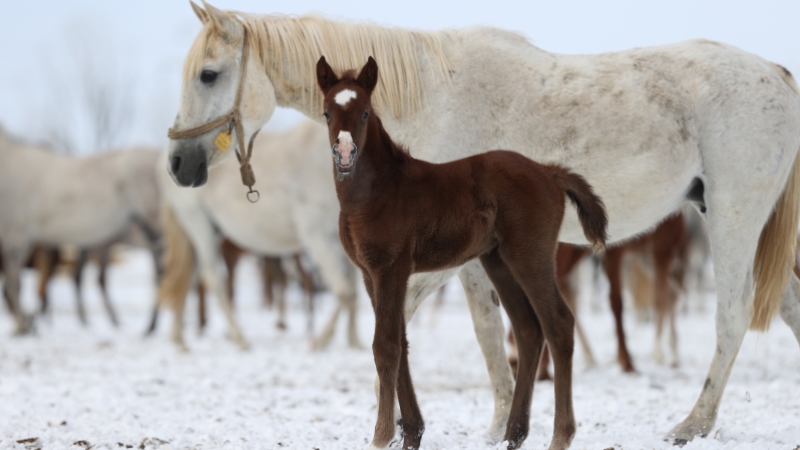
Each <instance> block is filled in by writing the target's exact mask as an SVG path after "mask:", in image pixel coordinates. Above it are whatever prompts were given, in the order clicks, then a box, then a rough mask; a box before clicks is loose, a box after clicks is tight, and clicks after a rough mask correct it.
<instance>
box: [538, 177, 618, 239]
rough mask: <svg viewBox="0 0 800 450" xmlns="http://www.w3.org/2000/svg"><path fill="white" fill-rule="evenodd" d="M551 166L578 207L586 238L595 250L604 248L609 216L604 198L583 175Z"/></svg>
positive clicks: (557, 179) (560, 183)
mask: <svg viewBox="0 0 800 450" xmlns="http://www.w3.org/2000/svg"><path fill="white" fill-rule="evenodd" d="M551 167H552V170H553V178H555V179H556V182H557V183H558V184H559V186H561V188H562V189H564V192H565V193H566V194H567V197H569V199H570V200H571V201H572V203H573V204H574V205H575V207H576V208H577V209H578V219H580V221H581V226H582V227H583V234H584V235H585V236H586V239H588V240H589V242H591V243H592V245H593V247H595V250H599V249H602V248H604V247H605V246H606V240H607V239H608V234H607V232H606V228H607V227H608V217H607V216H606V208H605V206H604V205H603V200H601V199H600V197H598V196H597V195H596V194H595V193H594V190H592V186H590V185H589V183H587V182H586V179H584V178H583V177H582V176H580V175H578V174H576V173H572V172H571V171H569V170H568V169H566V168H564V167H561V166H551Z"/></svg>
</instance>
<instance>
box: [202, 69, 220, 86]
mask: <svg viewBox="0 0 800 450" xmlns="http://www.w3.org/2000/svg"><path fill="white" fill-rule="evenodd" d="M217 75H219V72H214V71H213V70H204V71H202V72H201V73H200V81H202V82H203V83H205V84H210V83H213V82H214V81H215V80H216V79H217Z"/></svg>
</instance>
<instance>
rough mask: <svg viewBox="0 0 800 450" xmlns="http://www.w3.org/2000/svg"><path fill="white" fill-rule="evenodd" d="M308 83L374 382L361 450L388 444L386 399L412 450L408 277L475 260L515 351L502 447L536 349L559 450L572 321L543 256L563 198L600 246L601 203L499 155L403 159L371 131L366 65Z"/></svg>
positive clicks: (415, 423)
mask: <svg viewBox="0 0 800 450" xmlns="http://www.w3.org/2000/svg"><path fill="white" fill-rule="evenodd" d="M317 82H318V83H319V87H320V88H321V89H322V92H323V94H324V96H325V101H324V110H325V113H324V115H325V118H326V119H327V121H328V131H329V133H330V140H331V144H332V145H333V159H334V169H333V171H334V177H335V178H336V183H335V184H336V194H337V196H338V198H339V203H340V205H341V213H340V215H339V237H340V238H341V240H342V244H343V245H344V248H345V250H346V251H347V254H348V255H349V256H350V258H352V260H353V261H354V262H355V263H356V265H358V266H359V267H360V268H361V271H362V272H363V275H364V282H365V284H366V287H367V292H368V293H369V295H370V299H371V300H372V307H373V309H374V310H375V336H374V340H373V343H372V351H373V354H374V357H375V366H376V368H377V371H378V378H379V381H380V389H379V394H378V420H377V423H376V425H375V435H374V437H373V440H372V446H373V448H385V447H386V446H388V445H389V443H390V442H391V440H392V438H393V437H394V432H395V424H394V417H393V415H394V398H395V391H396V392H397V398H398V399H399V402H400V412H401V415H402V428H403V435H404V442H403V448H404V449H417V448H419V445H420V441H421V439H422V433H423V431H424V424H423V420H422V415H421V414H420V410H419V406H418V405H417V400H416V396H415V394H414V387H413V385H412V383H411V375H410V373H409V367H408V341H407V340H406V328H405V320H404V317H403V304H404V300H405V294H406V285H407V283H408V278H409V276H410V275H411V274H413V273H416V272H425V271H435V270H442V269H445V268H450V267H456V266H459V265H462V264H464V263H466V262H467V261H469V260H471V259H473V258H476V257H478V258H480V260H481V263H482V264H483V266H484V268H485V269H486V273H487V274H488V275H489V278H490V279H491V281H492V283H493V284H494V287H495V289H496V290H497V293H498V294H499V297H500V300H501V302H502V303H503V306H504V307H505V309H506V311H507V312H508V315H509V317H510V318H511V325H512V327H513V329H514V334H515V335H516V337H517V341H518V344H519V348H520V364H519V372H518V376H517V384H516V388H515V390H514V397H513V401H512V405H511V411H510V417H509V421H508V426H507V428H506V435H505V440H507V441H508V448H509V449H514V448H518V447H519V446H520V445H521V444H522V442H523V441H524V440H525V438H526V437H527V434H528V426H529V421H530V420H529V417H530V404H531V396H532V394H533V381H534V376H535V373H536V366H537V364H538V362H539V357H540V355H541V351H542V347H543V345H544V342H545V339H546V340H547V342H548V343H549V344H550V346H551V349H552V353H553V360H554V362H555V378H556V381H555V397H556V413H555V427H554V434H553V440H552V442H551V444H550V448H551V449H563V448H567V447H569V444H570V442H571V441H572V437H573V436H574V434H575V418H574V414H573V410H572V351H573V324H574V318H573V316H572V313H571V312H570V310H569V308H568V307H567V305H566V304H565V303H564V301H563V300H562V299H561V296H560V294H559V292H558V288H557V286H556V280H555V267H554V261H555V252H556V246H557V245H558V233H559V229H560V228H561V222H562V219H563V216H564V210H565V199H566V197H569V198H570V200H571V201H572V202H573V203H574V204H575V206H576V207H577V209H578V216H579V218H580V221H581V224H582V226H583V230H584V234H585V235H586V238H587V239H588V240H589V242H591V243H593V244H594V245H596V246H603V245H605V240H606V223H607V218H606V213H605V209H604V207H603V203H602V201H601V200H600V199H599V198H598V197H597V196H596V195H595V194H594V193H593V192H592V189H591V187H590V186H589V184H588V183H587V182H586V180H584V179H583V178H582V177H581V176H579V175H576V174H573V173H571V172H570V171H569V170H567V169H565V168H563V167H559V166H555V165H542V164H538V163H536V162H534V161H531V160H530V159H527V158H525V157H524V156H522V155H520V154H518V153H514V152H510V151H501V150H497V151H491V152H487V153H484V154H481V155H476V156H472V157H469V158H464V159H461V160H458V161H453V162H450V163H446V164H431V163H428V162H425V161H420V160H417V159H414V158H412V157H411V156H410V155H409V154H408V152H407V151H406V150H405V149H403V148H402V147H400V146H399V145H397V144H395V143H394V142H392V139H391V138H390V137H389V135H388V134H387V133H386V131H385V130H384V129H383V126H382V124H381V121H380V119H379V118H378V116H377V115H376V114H375V112H374V111H373V109H372V104H371V100H370V96H371V94H372V91H373V89H374V88H375V86H376V84H377V82H378V66H377V64H376V63H375V60H374V59H372V58H370V59H369V61H368V62H367V64H366V65H365V66H364V67H363V68H362V69H361V72H360V73H359V74H358V76H357V77H356V76H355V74H354V72H347V73H345V74H344V75H343V76H342V78H341V79H340V78H339V77H337V76H336V74H335V73H334V72H333V70H332V69H331V67H330V66H329V65H328V63H327V62H326V61H325V58H324V57H323V58H321V59H320V60H319V63H318V64H317Z"/></svg>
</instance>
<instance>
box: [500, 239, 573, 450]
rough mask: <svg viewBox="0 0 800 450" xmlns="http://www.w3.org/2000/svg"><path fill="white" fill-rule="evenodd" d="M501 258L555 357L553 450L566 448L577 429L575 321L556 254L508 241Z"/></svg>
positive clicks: (533, 246)
mask: <svg viewBox="0 0 800 450" xmlns="http://www.w3.org/2000/svg"><path fill="white" fill-rule="evenodd" d="M554 238H555V237H554ZM554 240H555V239H554ZM541 242H545V243H546V242H547V241H546V238H542V239H541V240H539V243H541ZM526 250H527V251H526ZM500 256H501V257H502V258H503V261H505V262H506V264H508V267H509V269H510V271H511V273H512V274H513V276H514V279H515V280H517V282H518V283H519V285H520V286H521V287H522V289H523V290H524V291H525V294H526V296H527V297H528V300H529V301H530V302H531V304H532V306H533V310H534V311H535V312H536V317H538V318H539V322H540V323H541V325H542V329H543V331H544V335H545V337H546V338H547V344H548V346H549V347H550V352H551V354H552V358H553V366H554V385H555V386H554V387H555V403H556V405H555V406H556V414H555V425H554V430H553V440H552V441H551V442H550V449H551V450H561V449H566V448H568V447H569V444H570V443H571V442H572V438H573V437H574V436H575V429H576V426H575V413H574V412H573V409H572V354H573V351H574V347H575V343H574V340H575V318H574V316H573V315H572V311H570V309H569V307H568V306H567V304H566V302H564V300H563V299H562V298H561V294H560V293H559V292H558V287H557V286H556V280H555V268H554V267H553V264H554V255H553V253H550V252H548V251H547V249H546V248H540V246H539V244H531V246H530V247H529V248H527V249H525V248H524V246H521V245H519V243H516V242H512V241H509V242H507V244H506V245H504V246H503V247H501V248H500Z"/></svg>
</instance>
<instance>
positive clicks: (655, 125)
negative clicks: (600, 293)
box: [169, 3, 800, 444]
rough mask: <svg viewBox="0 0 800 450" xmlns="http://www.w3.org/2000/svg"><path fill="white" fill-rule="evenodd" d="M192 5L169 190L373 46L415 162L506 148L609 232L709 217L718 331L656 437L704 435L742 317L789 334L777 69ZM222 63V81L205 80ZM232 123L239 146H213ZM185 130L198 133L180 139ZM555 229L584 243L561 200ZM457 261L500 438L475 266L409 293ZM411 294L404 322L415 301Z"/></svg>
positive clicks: (491, 317) (789, 84)
mask: <svg viewBox="0 0 800 450" xmlns="http://www.w3.org/2000/svg"><path fill="white" fill-rule="evenodd" d="M191 6H192V9H193V10H194V12H195V14H196V15H197V17H198V19H199V20H200V22H201V23H202V25H203V26H202V29H201V30H200V32H199V33H198V36H197V38H196V39H195V42H194V43H193V45H192V46H191V48H190V50H189V52H188V54H187V58H186V62H185V64H184V71H183V84H182V92H183V94H182V97H181V103H180V105H179V108H178V113H177V114H176V120H175V123H174V124H173V132H174V133H173V136H174V138H172V139H171V141H170V147H169V170H170V172H171V173H172V175H173V176H174V180H175V181H176V183H179V184H180V185H182V186H189V185H199V184H202V183H203V182H204V181H205V180H206V179H207V178H208V169H209V168H210V167H213V166H214V165H216V164H217V163H218V162H220V161H222V160H223V159H224V157H225V155H226V153H225V152H226V151H227V154H231V153H234V152H235V151H236V149H238V151H239V152H245V151H246V150H247V149H246V148H244V147H245V146H244V144H239V143H238V142H239V141H243V142H247V141H248V140H249V139H250V138H251V136H252V135H253V134H254V133H255V132H256V131H257V130H258V129H260V128H261V127H262V126H263V125H264V124H265V123H267V121H268V120H269V119H270V117H271V115H272V113H273V112H274V110H275V107H276V106H282V107H288V108H294V109H297V110H298V111H300V112H302V113H303V114H305V115H306V116H308V117H310V118H313V119H315V120H317V121H320V122H321V121H322V117H321V114H322V110H321V106H322V102H321V94H320V93H319V92H318V91H317V90H316V89H315V86H314V84H315V81H316V80H315V79H314V65H315V64H316V62H317V59H318V58H319V56H320V55H323V54H324V55H328V56H329V58H330V61H331V64H332V65H333V67H334V68H338V69H342V68H346V67H353V66H354V65H356V64H360V63H361V62H362V61H365V60H366V59H367V57H368V56H370V55H372V56H374V57H376V58H377V59H378V62H379V64H380V65H381V67H383V68H384V69H385V70H384V72H383V75H384V76H382V79H381V82H380V83H379V85H378V87H377V89H376V93H375V94H376V106H377V108H378V109H379V110H380V111H381V113H382V118H383V121H384V125H385V126H386V129H387V130H388V131H389V133H390V134H391V135H392V136H393V137H394V138H395V139H398V140H399V141H402V142H403V143H404V144H405V145H407V146H409V147H410V148H412V149H413V151H414V157H416V158H420V159H423V160H427V161H432V162H445V161H452V160H454V159H457V158H461V157H465V156H469V155H473V154H476V153H479V152H482V151H484V150H485V149H487V148H510V149H514V150H515V151H518V152H520V153H522V154H523V155H525V156H527V157H530V158H532V159H534V160H537V161H542V162H548V163H556V164H563V165H565V166H567V167H571V168H572V169H573V170H575V171H576V172H578V173H581V174H582V175H584V176H585V177H586V179H587V181H588V182H589V183H590V184H591V185H592V186H593V187H594V188H595V189H596V191H597V193H598V195H600V196H601V197H602V198H603V199H604V201H605V203H606V207H607V208H608V215H609V217H610V219H611V220H610V222H609V235H610V236H611V242H612V243H613V242H621V241H624V240H626V239H629V238H631V237H633V236H635V235H637V234H639V233H642V232H644V231H646V230H648V229H650V228H652V227H654V226H655V225H656V224H658V223H659V222H660V221H662V220H663V219H664V218H666V217H668V216H670V215H671V214H673V213H674V212H675V211H677V210H678V209H680V208H681V207H682V206H683V205H685V204H689V203H691V204H694V205H696V206H697V207H699V208H700V209H701V210H702V211H704V213H703V214H704V217H705V219H706V221H707V223H708V225H709V226H708V230H709V240H710V244H711V250H712V255H713V259H714V271H715V277H714V278H715V282H716V285H717V303H718V305H717V311H718V319H717V321H716V327H717V333H716V335H717V342H716V349H715V351H714V352H713V355H714V357H713V359H712V362H711V365H710V368H709V371H708V375H707V376H706V377H703V378H702V379H701V380H700V381H698V384H699V385H700V384H702V385H703V388H702V389H701V392H700V396H699V398H698V399H697V402H696V403H695V407H694V409H693V410H692V412H691V413H690V414H689V415H688V417H686V419H685V420H684V421H682V422H681V423H680V424H678V425H677V426H675V427H674V428H673V429H672V430H671V431H670V432H669V433H668V438H669V439H670V440H672V441H673V442H676V443H679V444H681V443H685V442H687V441H689V440H692V439H693V438H694V437H695V436H704V435H708V434H709V433H710V431H711V430H712V428H713V425H714V423H715V421H716V417H717V412H718V411H719V405H720V401H721V399H722V394H723V391H724V390H725V385H726V383H727V380H728V377H729V375H730V371H731V369H732V367H733V365H734V360H735V358H736V355H737V353H738V351H739V347H740V346H741V343H742V339H743V338H744V334H745V333H746V331H747V329H748V328H752V329H753V330H760V331H763V330H766V329H767V328H768V327H769V325H770V323H771V322H772V318H773V317H774V316H775V315H776V314H777V313H778V310H779V309H780V314H781V317H782V318H783V319H784V321H785V322H786V323H787V324H788V325H789V326H790V327H791V328H792V330H793V331H794V332H795V335H796V336H798V339H799V340H800V279H798V278H797V277H794V276H793V275H792V266H793V264H794V248H793V247H794V245H795V244H794V243H795V234H796V232H797V225H798V216H799V215H800V211H798V209H799V208H800V158H796V155H797V153H798V148H800V89H798V87H797V84H796V83H795V81H794V79H793V78H792V76H791V74H789V72H788V71H787V70H786V69H784V68H783V67H781V66H779V65H777V64H774V63H771V62H769V61H766V60H764V59H763V58H760V57H758V56H755V55H752V54H749V53H746V52H744V51H742V50H740V49H737V48H734V47H732V46H728V45H725V44H721V43H718V42H713V41H708V40H693V41H687V42H682V43H677V44H672V45H664V46H658V47H648V48H635V49H631V50H627V51H620V52H613V53H606V54H598V55H562V54H554V53H549V52H546V51H544V50H542V49H539V48H537V47H535V46H534V45H532V44H531V43H530V42H529V41H528V40H527V39H525V38H524V37H522V36H520V35H519V34H518V33H515V32H511V31H506V30H501V29H497V28H492V27H469V28H464V29H447V30H441V31H418V30H407V29H402V28H389V27H382V26H379V25H375V24H371V23H353V22H346V21H335V20H329V19H325V18H322V17H319V16H315V15H310V16H299V17H297V16H285V15H279V14H275V15H251V14H246V13H242V12H238V11H236V12H233V11H230V12H226V11H221V10H219V9H217V8H214V7H213V6H211V5H209V4H207V3H204V7H203V8H201V7H199V6H197V5H195V4H191ZM247 61H249V64H247V65H245V64H244V63H245V62H247ZM509 68H513V69H509ZM220 73H223V74H225V77H224V82H223V81H220V82H217V81H218V80H217V78H218V75H219V74H220ZM228 80H230V81H228ZM476 85H480V86H481V89H475V86H476ZM236 98H239V99H240V102H239V103H236V102H235V101H234V99H236ZM214 117H216V118H217V119H213V120H212V121H209V118H214ZM231 120H233V122H231ZM432 123H435V124H437V126H436V127H435V128H431V127H430V124H432ZM232 125H236V126H235V127H232ZM231 128H235V129H236V130H235V133H236V135H235V139H234V141H235V142H236V144H234V145H231V146H226V145H221V146H219V147H218V146H217V145H216V144H215V142H218V137H219V136H220V134H222V135H224V134H225V133H226V132H229V131H230V130H231ZM185 130H195V131H194V132H193V133H194V134H193V137H185V135H184V134H182V133H181V131H185ZM196 130H200V132H198V131H196ZM422 130H425V132H422ZM228 136H229V137H231V136H230V135H228ZM240 147H241V148H240ZM231 148H232V149H233V150H234V151H228V150H230V149H231ZM731 224H735V226H731ZM559 239H560V240H561V241H562V242H567V243H572V244H583V245H585V244H586V241H585V239H584V237H583V235H582V232H581V228H580V225H579V220H578V217H577V215H576V214H574V213H573V212H572V211H568V212H567V215H566V217H565V219H564V224H563V227H562V229H561V234H560V236H559ZM732 242H735V243H736V245H731V243H732ZM457 271H458V273H459V276H460V278H461V279H462V283H463V284H464V286H465V287H468V288H467V289H465V291H466V292H467V296H468V298H469V302H470V303H469V304H470V312H471V313H472V314H473V321H474V325H475V328H476V336H477V337H478V343H479V344H480V345H481V350H482V351H483V353H484V356H485V358H486V362H487V368H488V369H489V374H490V380H491V383H492V392H493V394H494V396H495V416H494V419H493V421H492V424H491V426H490V428H489V431H488V433H487V434H488V435H489V436H490V439H492V440H495V439H499V438H500V437H501V436H502V430H504V429H505V423H506V420H507V418H508V415H507V412H508V407H507V405H508V404H509V402H510V395H511V394H510V393H511V388H512V386H513V382H512V377H511V371H510V368H509V366H508V363H507V361H506V359H505V351H504V349H503V337H504V328H503V325H502V317H501V314H500V311H499V308H498V307H497V306H496V305H495V304H494V303H493V302H492V298H493V297H492V294H491V290H492V289H491V283H489V282H488V280H487V275H486V273H485V271H484V270H483V268H482V267H481V266H480V264H473V263H468V264H466V265H465V266H464V267H463V268H461V269H460V271H459V270H458V269H454V270H448V271H444V272H432V273H426V274H424V275H420V276H417V277H415V278H412V279H411V280H410V287H414V288H416V287H417V286H423V287H422V288H421V289H422V292H423V294H425V292H427V291H428V290H435V289H436V288H437V287H438V286H439V285H441V284H442V283H443V282H444V280H446V279H448V278H449V277H450V276H451V275H453V274H454V273H455V272H457ZM431 286H432V287H431ZM787 287H788V290H787ZM413 292H414V291H413V290H412V289H409V296H408V298H407V307H406V315H407V317H410V315H412V314H413V312H414V310H415V309H416V308H417V306H418V305H419V301H421V300H420V299H421V298H425V297H426V296H427V294H425V295H420V296H416V295H414V294H413ZM785 292H788V294H787V295H785V296H783V294H784V293H785ZM706 378H707V379H708V380H709V381H708V382H703V381H704V380H706Z"/></svg>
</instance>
